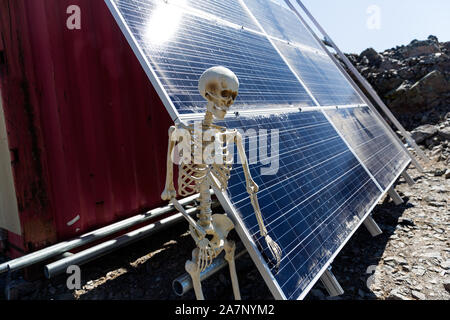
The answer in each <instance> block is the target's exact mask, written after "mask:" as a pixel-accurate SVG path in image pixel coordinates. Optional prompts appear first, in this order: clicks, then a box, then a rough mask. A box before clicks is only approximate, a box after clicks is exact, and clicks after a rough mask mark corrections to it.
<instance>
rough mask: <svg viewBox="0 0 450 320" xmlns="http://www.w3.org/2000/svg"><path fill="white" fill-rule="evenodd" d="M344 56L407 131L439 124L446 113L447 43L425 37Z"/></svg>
mask: <svg viewBox="0 0 450 320" xmlns="http://www.w3.org/2000/svg"><path fill="white" fill-rule="evenodd" d="M348 57H349V59H350V60H351V61H352V62H353V64H354V65H355V66H356V67H357V68H358V70H359V71H360V73H361V74H362V75H363V76H364V77H366V79H368V81H369V82H370V83H371V84H372V86H373V87H374V88H375V90H376V91H377V92H378V94H379V95H380V96H381V97H382V98H383V99H384V101H385V102H386V104H387V105H388V106H389V107H390V108H391V110H392V111H393V112H394V114H395V115H396V116H397V117H398V118H399V119H400V121H402V122H403V124H404V126H405V127H406V128H407V129H409V130H413V129H414V128H416V127H418V126H420V125H422V124H433V125H435V124H438V123H441V122H442V121H443V120H444V118H445V115H446V114H447V113H448V112H450V42H444V43H443V42H439V40H438V39H437V38H436V37H435V36H429V37H428V39H427V40H424V41H419V40H414V41H412V42H411V43H410V44H408V45H406V46H398V47H396V48H392V49H389V50H386V51H384V52H377V51H375V50H374V49H371V48H370V49H367V50H365V51H363V52H362V53H361V54H360V55H357V54H349V55H348Z"/></svg>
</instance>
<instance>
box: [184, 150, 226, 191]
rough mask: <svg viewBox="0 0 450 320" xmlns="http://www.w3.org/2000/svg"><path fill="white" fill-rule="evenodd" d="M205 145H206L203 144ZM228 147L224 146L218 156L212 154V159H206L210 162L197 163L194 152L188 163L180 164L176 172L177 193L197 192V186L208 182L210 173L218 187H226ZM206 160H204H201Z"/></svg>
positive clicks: (223, 189)
mask: <svg viewBox="0 0 450 320" xmlns="http://www.w3.org/2000/svg"><path fill="white" fill-rule="evenodd" d="M204 147H206V146H204ZM227 151H228V147H227V146H224V148H223V149H222V154H221V155H220V157H216V156H215V154H213V159H214V161H212V160H211V159H210V160H209V161H208V163H211V162H212V164H197V163H195V161H194V159H195V157H194V154H192V157H191V159H192V160H193V161H192V162H191V163H189V164H181V165H180V166H179V172H178V194H179V195H180V196H182V197H187V196H190V195H192V194H195V193H198V192H199V186H200V185H201V184H202V183H208V184H209V182H208V180H207V176H208V174H211V175H212V176H213V177H214V178H215V179H214V180H215V182H216V183H218V187H219V188H220V189H221V190H222V191H225V190H226V189H227V187H228V180H229V179H230V172H231V169H232V166H233V165H232V160H231V161H230V159H228V157H229V154H228V152H227ZM203 161H204V162H206V160H205V159H204V160H203Z"/></svg>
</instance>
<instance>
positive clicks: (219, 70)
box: [161, 67, 281, 300]
mask: <svg viewBox="0 0 450 320" xmlns="http://www.w3.org/2000/svg"><path fill="white" fill-rule="evenodd" d="M238 90H239V80H238V78H237V77H236V75H235V74H234V73H233V72H232V71H230V70H229V69H227V68H225V67H213V68H211V69H208V70H206V71H205V72H204V73H203V75H202V76H201V78H200V80H199V91H200V93H201V95H202V96H203V97H204V98H205V99H206V100H207V101H208V105H207V111H206V115H205V118H204V120H203V122H202V125H201V129H200V130H198V128H197V130H196V127H195V126H194V125H189V126H185V125H183V124H180V125H177V126H172V127H170V129H169V148H168V153H167V174H166V186H165V189H164V191H163V193H162V195H161V198H162V199H163V200H170V202H171V203H172V204H173V205H174V207H175V208H176V209H177V210H179V211H180V212H181V213H182V214H183V215H184V217H185V218H186V219H187V221H188V222H189V230H190V234H191V236H192V238H193V239H194V241H195V243H196V245H197V247H196V248H195V249H194V250H193V252H192V260H189V261H187V262H186V265H185V269H186V271H187V272H188V273H189V274H190V276H191V277H192V282H193V286H194V290H195V294H196V297H197V299H198V300H204V296H203V291H202V288H201V282H200V273H201V272H202V271H204V270H205V269H206V268H207V267H208V266H209V265H211V263H212V262H213V260H214V259H215V258H216V257H217V256H218V255H219V254H220V253H221V252H222V251H225V259H226V261H227V262H228V264H229V269H230V276H231V282H232V286H233V293H234V296H235V299H237V300H240V291H239V284H238V278H237V274H236V268H235V261H234V253H235V248H236V246H235V243H234V242H233V241H230V240H228V239H227V237H228V233H229V232H230V231H231V230H233V228H234V224H233V222H232V221H231V220H230V218H228V217H227V216H226V215H225V214H212V210H211V195H210V188H211V187H213V186H214V187H215V188H217V189H218V190H221V191H225V190H226V189H227V186H228V180H229V178H230V171H231V169H232V161H233V159H229V158H230V152H228V150H229V148H230V147H231V145H232V143H235V144H236V146H237V149H238V153H239V157H240V159H241V163H242V165H243V169H244V174H245V180H246V185H247V192H248V193H249V195H250V199H251V203H252V205H253V208H254V210H255V215H256V218H257V220H258V224H259V229H260V233H261V236H263V237H264V238H265V240H266V242H267V245H268V247H269V249H270V251H271V253H272V255H273V257H274V258H275V259H276V261H277V265H279V263H280V260H281V249H280V247H279V246H278V245H277V244H276V243H275V242H274V241H273V240H272V239H271V238H270V236H269V235H268V233H267V229H266V227H265V225H264V222H263V219H262V215H261V211H260V208H259V204H258V199H257V196H256V193H257V192H258V185H257V184H256V183H255V182H254V181H253V179H252V177H251V175H250V171H249V167H248V162H247V157H246V154H245V149H244V146H243V143H242V136H241V135H240V134H239V132H238V131H237V130H228V129H227V128H225V127H220V126H217V125H214V124H213V122H214V120H216V119H217V120H223V119H225V116H226V114H227V112H228V110H229V108H230V107H231V105H232V104H233V103H234V101H235V99H236V97H237V95H238ZM211 131H212V132H214V134H211ZM208 132H209V135H210V136H213V137H214V140H213V141H203V139H202V137H203V135H205V134H206V133H208ZM200 135H201V137H200ZM180 136H182V137H183V141H182V142H181V144H184V147H187V148H188V149H187V150H190V154H189V156H190V158H189V159H191V160H192V159H195V161H189V162H188V161H183V163H181V164H179V172H178V194H179V195H180V196H183V197H185V196H189V195H191V194H194V193H200V197H199V205H198V209H199V214H198V215H197V218H198V221H195V220H194V219H193V218H192V217H190V216H189V215H188V214H187V213H186V211H185V210H184V208H183V207H182V206H181V204H180V203H179V202H178V201H177V200H176V196H177V192H176V190H175V187H174V182H173V165H174V161H173V160H172V157H173V153H174V151H175V148H176V145H175V143H176V142H177V140H178V138H179V137H180ZM205 140H207V139H205ZM211 140H212V139H211ZM177 146H178V145H177ZM217 146H220V147H219V148H217ZM217 149H219V150H217ZM183 150H186V149H183ZM202 150H215V152H214V159H215V160H217V159H219V160H221V161H211V160H212V159H204V160H205V161H198V155H199V154H200V155H203V152H199V151H202ZM183 156H186V155H183Z"/></svg>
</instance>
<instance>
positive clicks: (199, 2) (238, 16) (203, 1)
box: [140, 0, 261, 32]
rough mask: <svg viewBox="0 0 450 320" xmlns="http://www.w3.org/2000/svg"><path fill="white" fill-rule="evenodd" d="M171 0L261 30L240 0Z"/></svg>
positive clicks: (239, 24)
mask: <svg viewBox="0 0 450 320" xmlns="http://www.w3.org/2000/svg"><path fill="white" fill-rule="evenodd" d="M140 1H141V2H142V1H143V0H140ZM159 1H163V0H159ZM170 2H171V3H173V4H176V5H180V6H182V7H184V8H187V9H190V8H193V9H196V10H200V11H202V12H205V13H208V14H211V15H213V16H215V17H218V18H220V19H223V20H226V21H228V22H231V23H234V24H236V25H238V26H243V27H245V28H249V29H252V30H255V31H259V32H261V30H260V28H259V27H258V26H257V25H256V24H255V22H254V21H253V19H252V18H251V17H250V16H249V15H248V14H247V12H246V11H245V10H244V8H243V7H242V5H241V2H240V1H239V0H226V1H224V0H170Z"/></svg>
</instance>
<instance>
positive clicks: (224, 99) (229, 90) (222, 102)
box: [198, 66, 239, 120]
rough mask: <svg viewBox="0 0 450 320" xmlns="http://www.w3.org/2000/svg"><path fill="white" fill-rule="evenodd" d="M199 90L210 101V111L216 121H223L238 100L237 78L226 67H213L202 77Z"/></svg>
mask: <svg viewBox="0 0 450 320" xmlns="http://www.w3.org/2000/svg"><path fill="white" fill-rule="evenodd" d="M198 89H199V91H200V94H201V95H202V96H203V97H204V98H205V99H206V100H208V101H209V102H210V103H208V111H209V112H211V113H212V114H213V116H214V117H215V118H216V119H219V120H223V119H224V118H225V116H226V114H227V112H228V110H229V109H230V107H231V105H232V104H233V103H234V101H235V100H236V97H237V95H238V91H239V80H238V78H237V76H236V75H235V74H234V73H233V72H232V71H231V70H229V69H227V68H225V67H220V66H219V67H213V68H210V69H208V70H206V71H205V72H204V73H203V74H202V76H201V77H200V80H199V84H198Z"/></svg>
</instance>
